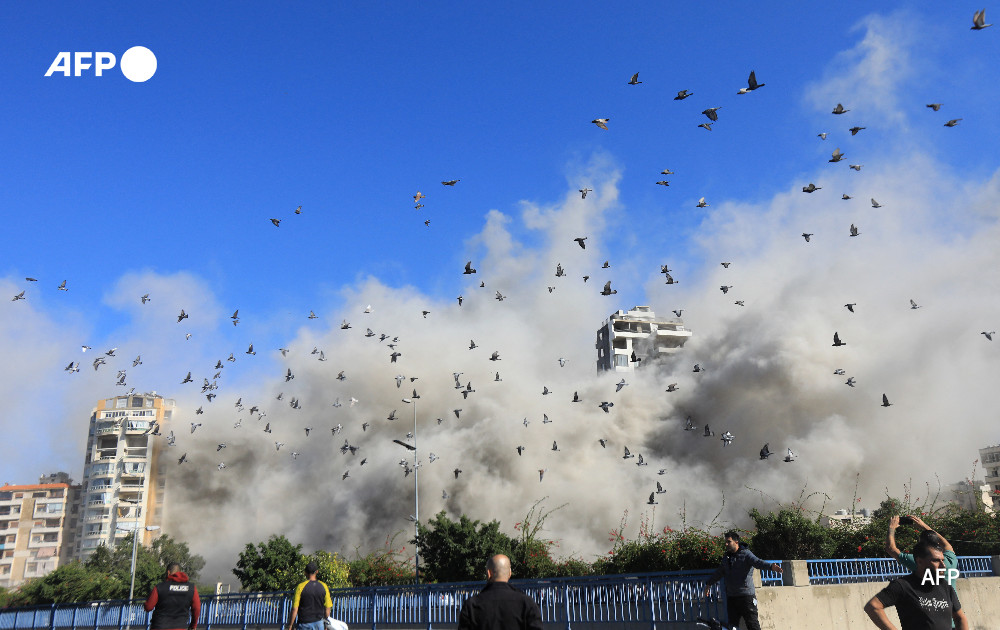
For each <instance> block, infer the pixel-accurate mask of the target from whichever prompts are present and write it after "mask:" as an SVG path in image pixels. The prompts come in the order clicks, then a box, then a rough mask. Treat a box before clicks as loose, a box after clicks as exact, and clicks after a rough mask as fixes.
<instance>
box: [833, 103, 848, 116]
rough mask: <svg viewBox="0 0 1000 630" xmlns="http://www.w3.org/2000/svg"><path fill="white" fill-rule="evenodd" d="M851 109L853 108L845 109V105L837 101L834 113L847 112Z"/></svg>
mask: <svg viewBox="0 0 1000 630" xmlns="http://www.w3.org/2000/svg"><path fill="white" fill-rule="evenodd" d="M849 111H851V110H849V109H844V106H843V105H841V104H840V103H837V106H836V107H834V108H833V113H834V114H846V113H847V112H849Z"/></svg>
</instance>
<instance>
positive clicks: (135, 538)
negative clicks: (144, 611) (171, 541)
mask: <svg viewBox="0 0 1000 630" xmlns="http://www.w3.org/2000/svg"><path fill="white" fill-rule="evenodd" d="M118 529H119V530H121V531H123V532H132V569H131V573H132V580H131V582H130V583H129V587H128V603H129V605H131V604H132V598H133V597H135V555H136V551H137V550H138V548H139V524H138V523H136V524H135V525H134V526H133V527H121V526H119V527H118ZM144 529H145V530H146V531H147V532H153V531H156V530H158V529H160V526H159V525H147V526H146V527H145V528H144ZM131 625H132V614H131V612H130V613H129V616H128V621H126V622H125V628H126V630H128V628H130V627H131Z"/></svg>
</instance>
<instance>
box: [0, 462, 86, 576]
mask: <svg viewBox="0 0 1000 630" xmlns="http://www.w3.org/2000/svg"><path fill="white" fill-rule="evenodd" d="M52 477H53V478H55V479H57V481H55V482H53V483H45V482H46V481H48V478H46V477H42V480H41V481H42V482H41V483H38V484H32V485H10V484H6V485H4V486H2V487H0V541H2V544H0V549H2V552H0V586H3V587H8V588H9V587H14V586H18V585H20V584H22V583H23V582H24V581H25V580H29V579H32V578H37V577H42V576H43V575H46V574H47V573H49V572H51V571H54V570H55V569H56V568H57V567H58V566H59V565H60V564H63V563H65V562H68V561H69V560H70V559H71V558H72V554H73V548H74V545H75V538H76V527H77V520H78V519H77V516H78V514H79V512H78V510H79V493H80V486H74V485H73V484H72V481H71V480H70V479H69V476H68V475H66V473H57V475H53V476H52Z"/></svg>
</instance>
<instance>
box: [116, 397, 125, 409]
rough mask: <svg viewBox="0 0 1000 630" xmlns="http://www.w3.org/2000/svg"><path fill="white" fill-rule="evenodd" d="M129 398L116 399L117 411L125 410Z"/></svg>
mask: <svg viewBox="0 0 1000 630" xmlns="http://www.w3.org/2000/svg"><path fill="white" fill-rule="evenodd" d="M127 403H128V398H115V409H124V408H125V405H126V404H127Z"/></svg>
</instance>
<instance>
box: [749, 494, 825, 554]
mask: <svg viewBox="0 0 1000 630" xmlns="http://www.w3.org/2000/svg"><path fill="white" fill-rule="evenodd" d="M750 518H752V519H753V520H754V523H755V524H756V526H757V531H756V532H755V533H754V534H753V537H752V548H753V552H754V554H755V555H757V557H759V558H765V559H768V560H772V559H781V560H806V559H810V558H829V557H830V554H831V553H833V551H834V550H835V549H836V548H837V541H836V540H835V539H834V534H833V530H831V529H830V528H829V527H824V526H823V525H820V524H819V522H817V521H818V519H817V520H812V519H809V518H807V517H806V515H805V514H804V513H803V511H802V510H801V509H799V508H796V507H795V506H794V505H793V506H792V507H782V508H781V509H779V510H778V511H777V512H769V513H767V514H764V513H761V512H760V511H759V510H757V508H753V509H752V510H750Z"/></svg>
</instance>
